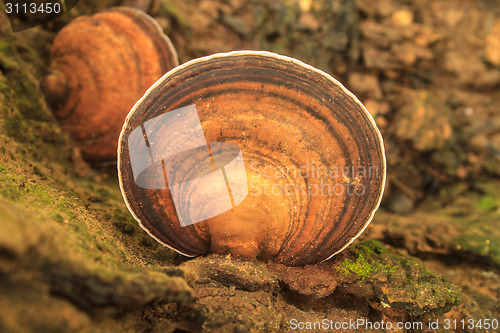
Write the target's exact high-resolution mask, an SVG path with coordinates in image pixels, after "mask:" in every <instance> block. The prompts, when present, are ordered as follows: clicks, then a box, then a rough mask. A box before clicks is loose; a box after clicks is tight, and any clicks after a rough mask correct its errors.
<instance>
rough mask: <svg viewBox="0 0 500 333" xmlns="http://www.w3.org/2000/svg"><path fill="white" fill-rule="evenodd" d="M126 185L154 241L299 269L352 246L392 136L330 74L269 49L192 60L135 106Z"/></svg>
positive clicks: (126, 136) (370, 210)
mask: <svg viewBox="0 0 500 333" xmlns="http://www.w3.org/2000/svg"><path fill="white" fill-rule="evenodd" d="M118 174H119V180H120V188H121V191H122V194H123V197H124V200H125V203H126V204H127V206H128V208H129V210H130V212H131V213H132V215H133V216H134V217H135V219H136V220H137V221H138V222H139V224H140V225H141V227H142V228H143V229H144V230H146V231H147V232H148V233H149V234H150V235H151V236H152V237H153V238H155V239H156V240H157V241H159V242H160V243H162V244H163V245H165V246H167V247H169V248H171V249H173V250H175V251H177V252H179V253H182V254H184V255H186V256H197V255H201V254H204V253H206V252H214V253H219V254H231V255H234V256H236V257H240V258H245V259H254V258H257V259H259V260H263V261H274V262H278V263H283V264H285V265H289V266H299V265H307V264H314V263H318V262H320V261H323V260H326V259H328V258H330V257H332V256H333V255H335V254H336V253H338V252H340V251H342V250H343V249H344V248H346V247H347V246H348V245H349V244H351V243H352V242H353V240H354V239H356V238H357V237H358V236H359V235H360V234H361V233H362V232H363V230H364V229H365V228H366V227H367V226H368V224H369V223H370V221H371V220H372V218H373V215H374V214H375V211H376V210H377V208H378V206H379V204H380V200H381V198H382V194H383V189H384V184H385V176H386V161H385V155H384V147H383V143H382V137H381V135H380V132H379V131H378V129H377V127H376V125H375V122H374V120H373V118H372V117H371V116H370V114H369V113H368V112H367V110H366V109H365V108H364V106H363V105H362V104H361V102H360V101H359V100H358V99H357V98H356V97H355V96H354V95H353V94H352V93H350V92H349V91H347V90H346V89H345V88H344V87H343V86H342V85H341V84H340V83H339V82H338V81H337V80H335V79H334V78H332V77H331V76H330V75H328V74H326V73H324V72H322V71H320V70H318V69H316V68H313V67H311V66H309V65H307V64H304V63H302V62H300V61H299V60H296V59H292V58H289V57H286V56H281V55H278V54H274V53H270V52H260V51H236V52H230V53H221V54H215V55H212V56H208V57H203V58H199V59H195V60H192V61H189V62H187V63H185V64H183V65H181V66H179V67H176V68H175V69H173V70H171V71H170V72H168V73H167V74H165V75H164V76H163V77H162V78H161V79H160V80H158V81H157V82H156V83H155V84H154V85H153V86H152V87H151V88H149V90H148V91H147V92H146V94H145V95H144V96H143V97H142V98H141V99H140V100H139V101H138V102H137V103H136V104H135V106H134V107H133V108H132V110H131V111H130V113H129V114H128V116H127V118H126V120H125V123H124V125H123V129H122V132H121V135H120V139H119V148H118Z"/></svg>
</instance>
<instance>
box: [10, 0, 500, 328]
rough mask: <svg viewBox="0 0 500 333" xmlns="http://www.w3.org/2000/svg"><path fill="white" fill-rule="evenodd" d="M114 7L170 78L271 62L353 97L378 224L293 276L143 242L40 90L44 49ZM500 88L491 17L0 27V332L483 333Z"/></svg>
mask: <svg viewBox="0 0 500 333" xmlns="http://www.w3.org/2000/svg"><path fill="white" fill-rule="evenodd" d="M120 4H122V5H123V4H125V5H128V6H135V7H138V8H141V9H143V10H145V11H148V12H149V13H150V14H151V15H153V16H154V17H155V18H156V19H157V20H158V22H159V24H160V25H161V27H162V28H163V29H164V30H165V32H166V33H167V35H168V36H169V37H170V38H171V39H172V42H173V44H174V46H175V48H176V49H177V50H178V53H179V60H180V63H183V62H186V61H188V60H190V59H194V58H196V57H200V56H205V55H209V54H213V53H218V52H225V51H231V50H239V49H255V50H268V51H273V52H277V53H280V54H284V55H288V56H291V57H295V58H298V59H300V60H302V61H304V62H306V63H309V64H311V65H313V66H316V67H318V68H320V69H322V70H324V71H326V72H327V73H329V74H331V75H332V76H334V77H335V78H337V79H338V80H339V81H340V82H342V83H343V84H344V85H345V86H346V87H347V88H348V89H349V90H351V91H352V92H353V93H354V94H355V95H356V96H358V97H359V98H360V99H361V101H362V102H363V103H364V104H365V105H366V107H367V109H368V110H369V112H370V113H371V114H372V116H373V117H374V119H375V121H376V123H377V125H378V127H379V128H380V130H381V132H382V136H383V137H384V143H385V148H386V154H387V162H388V181H387V186H386V192H385V194H384V199H383V203H382V207H381V209H380V210H379V211H378V212H377V214H376V216H375V218H374V220H373V221H372V223H371V225H370V226H369V227H368V228H367V230H366V231H365V232H364V233H363V234H362V236H361V237H360V238H359V239H358V240H356V242H355V243H354V244H353V245H352V246H350V247H349V248H348V249H346V250H345V251H343V252H342V253H341V254H339V255H337V256H335V257H334V258H332V259H331V260H329V261H327V262H324V263H321V264H318V265H312V266H305V267H296V268H290V267H285V266H283V265H278V264H271V263H262V262H258V261H252V262H245V261H241V260H239V259H237V258H232V257H230V256H229V257H225V256H217V255H210V254H208V255H206V256H202V257H198V258H194V259H188V258H184V257H182V256H181V255H179V254H177V253H174V252H172V251H170V250H169V249H167V248H164V247H162V246H161V245H159V244H157V242H156V241H154V240H153V239H152V238H151V237H149V236H148V235H147V234H146V233H145V232H144V231H143V230H142V229H141V228H140V227H139V226H138V225H137V223H136V222H135V220H134V219H133V218H132V216H131V215H130V214H129V212H128V210H127V208H126V207H125V204H124V202H123V199H122V197H121V193H120V190H119V187H118V181H117V176H116V171H115V166H113V165H93V166H90V165H88V164H87V163H86V162H85V161H83V160H82V158H81V156H80V155H79V152H78V151H76V150H75V149H74V148H73V144H72V142H71V140H70V138H69V137H68V135H67V134H66V133H64V132H63V131H62V130H61V127H60V126H59V124H58V123H57V120H56V119H55V117H54V116H53V113H52V110H51V108H50V106H49V105H48V103H47V100H46V97H45V96H44V94H43V91H42V88H41V81H42V78H43V76H44V74H45V73H46V72H47V68H48V63H49V49H50V45H51V41H52V40H53V38H54V36H55V35H56V34H57V32H58V31H59V30H60V29H61V28H62V27H64V26H65V25H66V24H68V22H70V21H71V20H73V19H74V18H76V17H78V16H80V15H89V14H92V13H95V12H99V11H102V10H104V9H105V8H108V7H110V6H114V5H120ZM499 87H500V3H498V2H497V1H494V0H483V1H475V0H457V1H454V2H453V3H451V2H450V1H447V0H437V1H436V0H435V1H431V0H403V1H399V0H376V1H373V0H357V1H353V0H285V1H271V0H200V1H194V0H185V1H175V0H160V1H154V0H152V1H139V0H136V1H134V0H129V1H116V0H115V1H81V2H80V3H79V4H78V5H77V6H76V7H75V8H73V9H72V10H71V11H70V12H69V13H68V14H66V15H64V16H62V17H60V18H59V19H56V20H54V21H51V22H47V23H45V24H43V25H41V26H38V27H35V28H32V29H28V30H25V31H22V32H18V33H12V31H11V30H10V26H9V21H8V19H7V16H6V15H5V14H4V13H3V10H2V13H1V14H0V280H1V283H0V295H2V296H1V297H0V331H2V332H26V331H34V332H37V331H43V332H51V331H54V332H65V331H78V332H80V331H81V332H91V331H92V332H95V331H111V330H116V331H118V330H119V331H123V332H129V331H130V332H135V331H144V332H280V331H293V330H295V329H294V328H298V326H294V325H296V324H297V323H299V322H300V323H302V324H303V325H308V324H309V325H314V323H315V322H318V321H322V320H323V319H325V318H326V319H328V321H331V323H332V325H334V324H335V323H337V324H338V323H340V324H342V323H344V322H349V320H351V321H356V320H362V319H364V320H365V321H366V322H370V323H380V322H381V321H384V322H385V323H387V322H391V323H394V325H396V323H397V322H408V323H424V327H423V329H422V331H427V332H438V331H439V332H442V331H455V332H461V331H467V332H476V331H477V332H495V331H497V330H498V328H497V329H495V328H494V326H492V325H494V323H497V325H500V323H499V321H500V305H499V304H500V228H498V223H499V221H500V178H499V177H500V169H499V168H498V165H499V162H500V113H499V112H498V102H499V101H500V90H499ZM447 320H448V321H447ZM462 320H463V321H462ZM436 321H439V327H430V328H429V327H428V326H429V324H430V323H434V322H436ZM488 322H489V324H490V327H487V323H488ZM446 323H448V324H450V325H455V324H456V327H454V326H451V327H450V329H448V330H446V326H445V324H446ZM463 323H465V324H463ZM431 326H432V325H431ZM311 327H312V328H311V330H309V331H321V329H319V328H318V327H315V328H314V327H313V326H311ZM304 328H307V326H305V327H304ZM344 328H345V327H344ZM337 330H338V329H337ZM344 330H345V331H354V330H353V329H352V327H347V328H346V329H344ZM324 331H336V328H335V327H331V326H328V330H326V329H325V330H324ZM357 331H370V330H369V329H368V328H367V327H366V326H362V327H358V330H357ZM382 331H387V332H393V331H412V329H410V328H407V329H396V328H395V327H393V328H388V327H387V326H386V327H385V329H383V330H382ZM413 331H420V330H419V329H416V330H413Z"/></svg>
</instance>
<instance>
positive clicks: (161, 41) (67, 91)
mask: <svg viewBox="0 0 500 333" xmlns="http://www.w3.org/2000/svg"><path fill="white" fill-rule="evenodd" d="M177 65H178V60H177V54H176V52H175V49H174V47H173V46H172V43H171V42H170V40H169V38H168V37H167V36H166V35H165V34H164V33H163V31H162V29H161V27H160V26H159V25H158V23H157V22H156V21H155V20H154V19H153V18H151V17H150V16H148V15H147V14H145V13H143V12H142V11H139V10H136V9H132V8H127V7H116V8H112V9H110V10H107V11H104V12H102V13H98V14H96V15H93V16H81V17H78V18H77V19H75V20H74V21H72V22H71V23H70V24H69V25H67V26H66V27H64V28H63V29H62V30H61V31H60V32H59V33H58V35H57V36H56V37H55V39H54V42H53V45H52V48H51V50H50V68H49V71H48V74H47V76H46V77H45V78H44V91H45V94H46V96H47V99H48V101H49V103H50V104H51V106H52V107H53V109H54V112H55V115H56V117H57V118H58V120H59V122H60V123H61V126H62V128H63V129H64V130H65V131H66V132H68V133H69V135H70V137H71V138H72V139H73V141H74V142H75V144H76V146H77V147H78V148H80V150H81V152H82V154H83V156H84V158H85V159H86V160H88V161H90V162H107V161H115V160H116V149H117V140H118V136H119V134H120V129H121V125H122V123H123V120H124V119H125V116H126V115H127V113H128V112H129V111H130V108H131V107H132V106H133V105H134V103H135V102H136V101H137V99H138V98H140V97H141V96H142V95H143V94H144V92H145V91H146V90H147V88H148V87H150V86H151V85H152V84H153V83H154V82H155V81H156V80H158V79H159V78H160V77H161V76H162V75H163V74H165V73H166V72H168V71H169V70H170V69H172V68H174V67H175V66H177Z"/></svg>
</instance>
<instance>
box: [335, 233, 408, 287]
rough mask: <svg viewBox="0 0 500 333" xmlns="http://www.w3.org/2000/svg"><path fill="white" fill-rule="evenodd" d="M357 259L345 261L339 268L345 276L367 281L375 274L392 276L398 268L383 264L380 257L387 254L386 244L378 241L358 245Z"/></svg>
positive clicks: (356, 250) (355, 249) (356, 248)
mask: <svg viewBox="0 0 500 333" xmlns="http://www.w3.org/2000/svg"><path fill="white" fill-rule="evenodd" d="M354 251H355V257H356V259H354V260H353V259H345V260H344V261H343V262H342V263H341V265H340V266H339V267H338V270H340V271H341V272H342V273H343V274H345V275H354V276H355V277H356V278H357V279H359V280H361V281H365V279H367V278H370V277H371V276H372V275H373V274H375V273H383V274H386V275H387V274H388V275H390V274H392V273H394V272H395V271H396V270H397V268H398V267H397V266H392V265H391V264H389V263H383V262H382V261H381V258H379V256H380V255H381V254H383V253H385V252H386V248H385V246H384V244H382V243H380V242H378V241H367V242H363V243H360V244H358V245H356V247H355V248H354Z"/></svg>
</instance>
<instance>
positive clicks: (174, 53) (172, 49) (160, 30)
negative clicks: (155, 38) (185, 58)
mask: <svg viewBox="0 0 500 333" xmlns="http://www.w3.org/2000/svg"><path fill="white" fill-rule="evenodd" d="M117 8H119V9H120V10H129V11H131V12H135V13H136V14H138V15H141V16H142V17H144V18H145V19H146V20H148V21H149V22H150V23H151V24H152V25H153V26H154V27H155V28H156V30H158V33H159V34H160V37H162V38H163V39H164V40H165V42H166V43H167V46H168V48H169V50H170V52H172V56H173V57H174V66H175V67H177V66H179V57H178V56H177V51H176V50H175V47H174V44H172V41H171V40H170V38H169V37H168V36H167V34H166V33H165V31H163V28H162V27H161V26H160V24H159V23H158V21H157V20H155V19H154V18H153V17H152V16H151V15H149V14H148V13H146V12H144V11H142V10H140V9H136V8H133V7H126V6H120V7H117ZM109 11H112V9H110V10H109Z"/></svg>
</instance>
